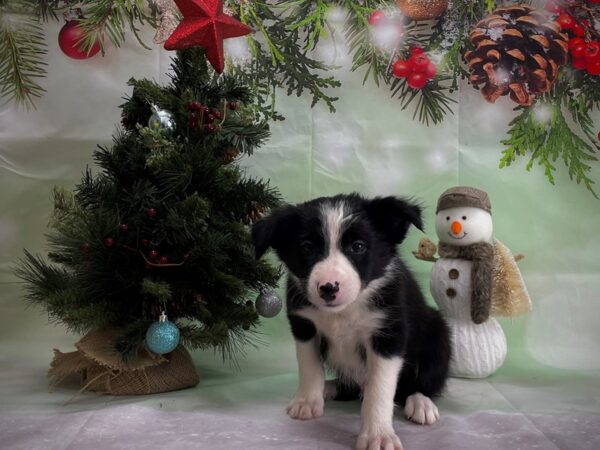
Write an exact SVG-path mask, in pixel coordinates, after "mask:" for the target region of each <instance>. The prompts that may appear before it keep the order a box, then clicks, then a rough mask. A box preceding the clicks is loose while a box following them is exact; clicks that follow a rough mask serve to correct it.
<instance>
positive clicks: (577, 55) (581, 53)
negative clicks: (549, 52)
mask: <svg viewBox="0 0 600 450" xmlns="http://www.w3.org/2000/svg"><path fill="white" fill-rule="evenodd" d="M586 49H587V45H585V44H578V45H576V46H575V47H573V48H572V49H571V56H573V59H582V58H585V50H586Z"/></svg>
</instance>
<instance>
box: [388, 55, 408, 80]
mask: <svg viewBox="0 0 600 450" xmlns="http://www.w3.org/2000/svg"><path fill="white" fill-rule="evenodd" d="M392 72H393V74H394V76H395V77H396V78H404V77H407V76H409V75H410V74H411V72H412V69H411V67H410V64H409V63H408V61H405V60H403V59H399V60H398V61H396V62H395V63H394V64H393V65H392Z"/></svg>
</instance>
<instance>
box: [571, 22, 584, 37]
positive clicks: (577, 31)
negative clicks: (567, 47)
mask: <svg viewBox="0 0 600 450" xmlns="http://www.w3.org/2000/svg"><path fill="white" fill-rule="evenodd" d="M573 34H574V35H575V36H579V37H581V36H583V35H584V34H585V28H583V25H580V24H578V23H576V24H575V25H574V26H573Z"/></svg>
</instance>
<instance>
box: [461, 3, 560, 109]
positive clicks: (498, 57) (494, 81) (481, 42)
mask: <svg viewBox="0 0 600 450" xmlns="http://www.w3.org/2000/svg"><path fill="white" fill-rule="evenodd" d="M469 39H470V41H471V43H472V44H473V46H474V50H471V51H467V52H466V53H465V59H466V60H467V64H468V66H469V69H470V71H471V76H470V78H469V80H470V81H471V84H473V86H475V87H476V88H479V87H480V86H482V85H483V86H482V87H481V92H482V94H483V96H484V97H485V98H486V100H487V101H489V102H492V103H494V102H495V101H496V100H497V99H498V97H500V96H502V95H507V94H509V95H510V98H511V99H512V100H513V101H515V102H516V103H518V104H519V105H531V104H532V103H533V101H534V99H535V96H536V95H537V94H540V93H543V92H547V91H549V90H550V88H551V87H552V83H553V82H554V80H555V79H556V76H557V74H558V69H559V67H560V66H562V65H563V64H565V63H566V62H567V52H568V48H569V44H568V42H569V38H568V36H567V35H565V34H563V33H561V32H560V25H559V24H558V23H557V22H556V21H554V20H552V19H551V18H550V16H549V15H548V13H547V12H546V11H542V10H536V9H532V8H531V7H530V6H527V5H517V6H510V7H506V8H498V9H497V10H495V11H494V12H493V13H492V14H490V15H489V16H487V17H485V18H483V19H482V20H480V21H479V22H478V23H477V24H476V25H475V26H474V27H473V29H472V30H471V33H470V34H469Z"/></svg>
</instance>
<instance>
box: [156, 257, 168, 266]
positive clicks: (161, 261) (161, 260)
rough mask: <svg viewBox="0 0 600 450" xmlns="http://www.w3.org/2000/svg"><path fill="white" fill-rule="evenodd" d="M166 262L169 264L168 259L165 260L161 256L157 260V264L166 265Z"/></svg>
mask: <svg viewBox="0 0 600 450" xmlns="http://www.w3.org/2000/svg"><path fill="white" fill-rule="evenodd" d="M168 262H169V258H167V257H166V256H161V257H160V258H158V263H159V264H167V263H168Z"/></svg>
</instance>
